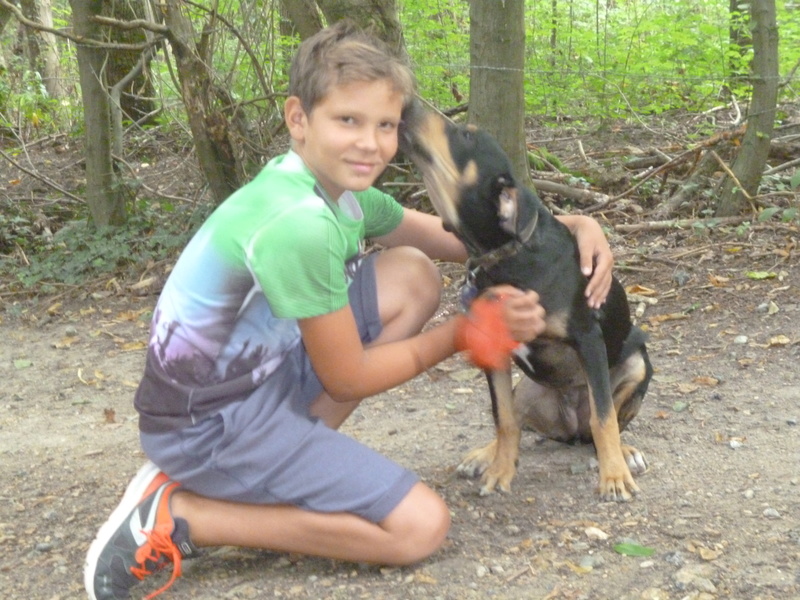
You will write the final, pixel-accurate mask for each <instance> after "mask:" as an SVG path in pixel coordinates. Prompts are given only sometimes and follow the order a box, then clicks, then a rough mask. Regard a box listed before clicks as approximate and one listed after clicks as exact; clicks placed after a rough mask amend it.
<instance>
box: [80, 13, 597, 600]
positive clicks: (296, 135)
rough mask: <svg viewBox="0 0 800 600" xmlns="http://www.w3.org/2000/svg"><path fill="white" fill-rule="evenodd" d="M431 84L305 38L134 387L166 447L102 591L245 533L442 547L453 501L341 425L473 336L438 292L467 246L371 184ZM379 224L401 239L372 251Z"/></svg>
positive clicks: (532, 305) (114, 518) (401, 559)
mask: <svg viewBox="0 0 800 600" xmlns="http://www.w3.org/2000/svg"><path fill="white" fill-rule="evenodd" d="M413 93H414V79H413V76H412V74H411V73H410V71H409V70H408V68H407V67H406V66H404V65H403V64H402V63H400V62H399V61H397V60H396V59H394V58H392V57H391V55H390V54H389V53H388V52H387V51H386V50H385V49H384V48H383V46H382V45H381V44H380V43H379V42H377V41H375V40H373V39H371V38H369V37H367V36H365V35H364V34H362V33H359V32H357V31H355V30H354V29H353V28H352V27H351V26H349V25H347V24H345V23H340V24H337V25H336V26H333V27H331V28H328V29H326V30H323V31H322V32H320V33H319V34H317V35H315V36H314V37H312V38H310V39H308V40H306V41H305V42H304V43H303V44H302V45H301V46H300V48H299V50H298V54H297V56H296V57H295V59H294V62H293V64H292V69H291V73H290V87H289V94H290V95H289V98H288V99H287V100H286V104H285V108H284V116H285V120H286V124H287V126H288V129H289V133H290V135H291V138H292V151H290V152H288V153H287V154H286V155H283V156H280V157H277V158H275V159H273V160H272V161H270V163H269V164H268V165H267V166H266V167H265V168H264V170H263V171H262V172H261V173H260V174H259V175H258V176H257V177H256V178H255V179H254V180H253V181H252V182H250V183H249V184H247V185H246V186H244V187H243V188H242V189H241V190H239V191H238V192H237V193H235V194H234V195H232V196H231V197H230V198H229V199H228V200H226V201H225V202H224V203H223V204H222V205H221V206H220V207H219V208H218V209H217V210H216V211H215V213H214V214H213V215H212V216H211V217H210V218H209V219H208V221H207V222H206V223H205V224H204V225H203V227H202V228H201V229H200V230H199V231H198V233H197V234H196V235H195V237H194V238H193V239H192V241H191V242H190V243H189V245H188V246H187V248H186V249H185V250H184V252H183V254H182V255H181V257H180V259H179V260H178V262H177V264H176V265H175V268H174V270H173V272H172V273H171V275H170V277H169V280H168V281H167V283H166V285H165V287H164V290H163V292H162V294H161V297H160V299H159V301H158V304H157V306H156V310H155V312H154V316H153V323H152V329H151V339H150V344H149V349H148V353H147V360H146V366H145V373H144V377H143V379H142V382H141V384H140V387H139V389H138V391H137V394H136V399H135V405H136V408H137V410H138V411H139V414H140V421H139V424H140V431H141V442H142V447H143V448H144V450H145V452H146V454H147V455H148V457H149V458H150V460H151V461H152V462H148V463H147V464H146V465H145V466H144V467H142V469H141V470H140V471H139V473H138V474H137V475H136V476H135V477H134V479H133V481H131V483H130V484H129V486H128V489H127V490H126V492H125V495H124V497H123V499H122V501H121V503H120V505H119V506H118V507H117V509H115V511H114V512H113V513H112V515H111V517H110V518H109V520H108V522H107V523H106V524H105V525H103V527H102V528H101V529H100V532H99V533H98V536H97V538H96V539H95V541H94V542H93V543H92V546H91V548H90V549H89V553H88V555H87V561H86V567H85V572H84V578H85V585H86V589H87V591H88V593H89V596H90V598H93V599H97V598H102V599H111V598H128V594H129V590H130V588H132V587H133V586H134V585H135V584H137V583H138V582H139V581H140V580H142V579H144V578H145V577H146V576H147V575H150V574H152V573H153V572H155V571H158V570H159V569H161V568H162V567H164V566H166V565H168V564H169V563H173V572H172V578H171V579H170V581H169V582H168V583H167V584H166V585H165V586H164V588H162V589H161V590H158V591H157V592H155V593H154V594H153V595H156V594H158V593H160V592H161V591H163V589H166V587H168V586H169V585H170V584H171V583H172V581H173V580H174V579H175V577H177V576H179V575H180V573H181V560H182V559H183V558H189V557H192V556H194V555H196V554H197V552H198V548H199V547H202V546H213V545H234V546H245V547H254V548H264V549H270V550H273V551H281V552H296V553H304V554H314V555H319V556H326V557H330V558H335V559H341V560H349V561H356V562H371V563H381V564H392V565H404V564H409V563H414V562H417V561H419V560H421V559H423V558H425V557H427V556H429V555H430V554H432V553H433V552H434V551H435V550H436V549H438V548H439V547H440V545H441V544H442V542H443V541H444V539H445V535H446V534H447V531H448V528H449V524H450V521H449V511H448V508H447V506H446V505H445V503H444V501H443V500H442V499H441V498H440V497H439V496H438V495H437V494H436V493H435V492H434V491H433V490H431V489H430V488H429V487H428V486H426V485H425V484H424V483H422V482H421V481H420V480H419V479H418V478H417V476H416V475H414V474H413V473H411V472H410V471H407V470H405V469H403V468H402V467H400V466H399V465H397V464H395V463H394V462H392V461H390V460H389V459H387V458H385V457H383V456H381V455H380V454H378V453H376V452H374V451H372V450H370V449H368V448H366V447H364V446H362V445H361V444H359V443H357V442H356V441H354V440H352V439H350V438H348V437H347V436H345V435H343V434H341V433H339V432H338V431H337V429H338V427H339V426H340V425H341V424H342V423H343V422H344V420H345V419H346V418H347V417H348V415H349V414H350V413H351V412H352V411H353V410H354V409H355V408H356V406H358V404H359V402H360V401H361V400H362V399H363V398H365V397H367V396H371V395H373V394H377V393H379V392H383V391H385V390H388V389H390V388H392V387H394V386H396V385H399V384H401V383H403V382H405V381H408V380H409V379H411V378H413V377H414V376H416V375H418V374H419V373H421V372H423V371H424V370H425V369H427V368H430V367H431V366H433V365H435V364H436V363H438V362H439V361H441V360H443V359H445V358H446V357H448V356H450V355H452V354H453V353H454V352H455V351H456V348H455V344H454V337H455V336H456V334H457V333H458V330H459V327H462V325H463V322H464V319H463V317H456V318H453V319H451V320H449V321H447V322H445V323H442V324H440V325H438V326H436V327H434V328H431V329H429V330H428V331H425V332H423V333H420V332H421V331H422V328H423V325H424V324H425V323H426V322H427V321H428V320H429V319H430V318H431V317H432V316H433V314H434V312H435V310H436V308H437V307H438V304H439V300H440V292H441V281H440V277H439V273H438V270H437V269H436V267H435V265H434V263H433V262H432V259H441V260H448V261H462V262H463V261H464V260H465V259H466V252H465V250H464V247H463V246H462V245H461V243H460V242H458V240H457V239H456V238H455V237H454V236H452V235H451V234H449V233H446V232H445V231H444V230H443V229H442V226H441V221H440V220H439V219H438V218H437V217H435V216H433V215H428V214H423V213H418V212H415V211H412V210H408V209H404V208H402V207H401V206H400V205H399V204H397V203H396V202H394V201H393V200H392V199H391V198H389V197H388V196H386V195H384V194H382V193H380V192H378V191H377V190H375V189H374V188H372V187H371V186H372V184H373V183H374V181H375V179H376V178H377V177H378V175H379V174H380V173H381V172H382V171H383V169H384V168H385V167H386V165H387V164H388V162H389V160H390V159H391V158H392V157H393V156H394V154H395V152H396V150H397V127H398V125H399V122H400V117H401V113H402V110H403V108H404V106H405V105H406V104H407V103H408V102H409V101H410V100H411V98H412V95H413ZM564 220H565V221H566V222H567V224H568V225H569V226H570V227H571V228H572V229H573V231H574V232H575V233H576V235H577V237H578V240H579V242H580V245H581V252H582V256H583V260H584V262H585V264H586V266H587V269H589V272H590V273H591V263H592V262H593V261H596V263H597V264H596V265H595V267H594V275H593V276H592V279H591V281H590V284H589V288H588V289H589V293H588V301H589V302H590V303H592V304H594V305H599V304H600V303H602V300H603V299H604V297H605V294H606V293H607V291H608V286H609V284H610V272H611V263H612V259H611V254H610V251H609V249H608V245H607V243H606V241H605V237H604V236H603V234H602V231H601V230H600V227H599V226H598V225H597V224H596V223H595V222H594V221H593V220H591V219H583V218H566V219H564ZM365 238H372V239H375V240H376V241H377V242H379V243H380V244H382V245H383V246H385V247H387V248H388V249H387V250H385V251H383V252H381V253H377V254H375V253H373V254H370V255H367V256H364V255H362V254H361V252H360V249H361V244H362V242H363V240H364V239H365ZM499 291H502V292H503V293H504V294H505V295H506V297H507V299H506V300H505V302H504V305H503V318H504V320H505V322H506V324H507V325H508V328H509V331H510V333H511V335H512V336H513V337H514V339H515V340H517V341H528V340H531V339H533V338H535V337H536V335H537V334H539V333H541V331H542V330H543V316H544V311H543V309H542V308H541V307H540V306H539V304H538V302H537V296H536V294H535V293H533V292H522V291H519V290H515V289H513V288H510V287H503V288H502V289H501V290H499Z"/></svg>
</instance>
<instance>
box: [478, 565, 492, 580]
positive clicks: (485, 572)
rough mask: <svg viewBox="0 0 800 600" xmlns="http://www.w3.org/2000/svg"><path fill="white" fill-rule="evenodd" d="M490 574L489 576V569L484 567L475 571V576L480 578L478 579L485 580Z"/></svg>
mask: <svg viewBox="0 0 800 600" xmlns="http://www.w3.org/2000/svg"><path fill="white" fill-rule="evenodd" d="M488 574H489V569H487V568H486V567H484V566H483V565H480V566H479V567H478V568H477V569H475V575H477V576H478V579H483V578H484V577H486V575H488Z"/></svg>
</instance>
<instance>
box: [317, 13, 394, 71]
mask: <svg viewBox="0 0 800 600" xmlns="http://www.w3.org/2000/svg"><path fill="white" fill-rule="evenodd" d="M317 4H318V5H319V8H320V10H321V11H322V14H323V15H325V19H326V20H327V21H328V25H330V24H332V23H335V22H336V21H341V20H342V19H344V18H345V17H347V18H348V19H350V20H351V21H353V22H355V23H356V24H358V26H359V27H361V28H362V29H365V30H367V31H370V32H371V33H372V34H373V35H375V36H376V37H378V38H380V39H382V40H383V41H384V42H386V43H387V44H388V45H389V47H390V48H391V49H392V52H394V54H395V55H396V56H399V57H400V58H402V59H403V60H405V61H406V62H409V59H408V54H407V53H406V45H405V41H404V39H403V30H402V28H401V27H400V19H399V18H398V16H397V4H396V2H395V0H317Z"/></svg>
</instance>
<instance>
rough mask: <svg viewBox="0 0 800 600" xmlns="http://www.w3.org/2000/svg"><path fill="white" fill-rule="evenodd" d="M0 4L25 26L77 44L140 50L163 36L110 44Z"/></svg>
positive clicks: (4, 2)
mask: <svg viewBox="0 0 800 600" xmlns="http://www.w3.org/2000/svg"><path fill="white" fill-rule="evenodd" d="M0 6H2V7H3V8H6V9H8V10H10V11H11V13H12V14H13V15H14V17H15V18H16V19H17V21H19V22H20V23H21V24H22V25H24V26H25V27H30V28H31V29H36V30H37V31H44V32H47V33H52V34H53V35H57V36H59V37H62V38H66V39H68V40H70V41H72V42H74V43H76V44H78V45H82V46H92V47H93V48H102V49H105V50H135V51H141V50H146V49H148V48H150V47H151V46H153V45H155V44H156V43H158V42H160V41H161V40H162V39H164V37H163V36H161V37H158V38H156V39H155V40H154V41H152V42H144V43H141V44H116V43H115V44H111V43H108V42H101V41H98V40H94V39H91V38H87V37H83V36H81V35H73V34H71V33H67V32H66V31H62V30H61V29H54V28H52V27H46V26H45V25H42V24H41V23H37V22H36V21H31V20H30V19H28V18H27V17H26V16H25V15H24V14H22V11H21V10H20V9H19V8H17V7H16V6H14V5H13V4H11V3H10V2H8V0H0Z"/></svg>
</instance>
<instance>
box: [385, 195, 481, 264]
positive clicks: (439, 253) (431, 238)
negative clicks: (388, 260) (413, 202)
mask: <svg viewBox="0 0 800 600" xmlns="http://www.w3.org/2000/svg"><path fill="white" fill-rule="evenodd" d="M375 241H376V242H378V243H379V244H381V245H383V246H387V247H389V248H392V247H396V246H413V247H414V248H419V249H420V250H422V251H423V252H424V253H425V254H426V255H427V256H428V257H429V258H432V259H434V260H443V261H447V262H459V263H463V262H465V261H466V260H467V250H466V249H465V248H464V244H462V243H461V241H460V240H459V239H458V238H457V237H456V236H455V235H453V234H452V233H450V232H449V231H445V230H444V227H443V226H442V220H441V219H440V218H439V217H438V216H436V215H431V214H427V213H423V212H419V211H417V210H412V209H410V208H404V209H403V220H402V221H400V224H399V225H398V226H397V227H396V228H395V229H394V230H392V231H391V232H390V233H387V234H386V235H383V236H380V237H377V238H375Z"/></svg>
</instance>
